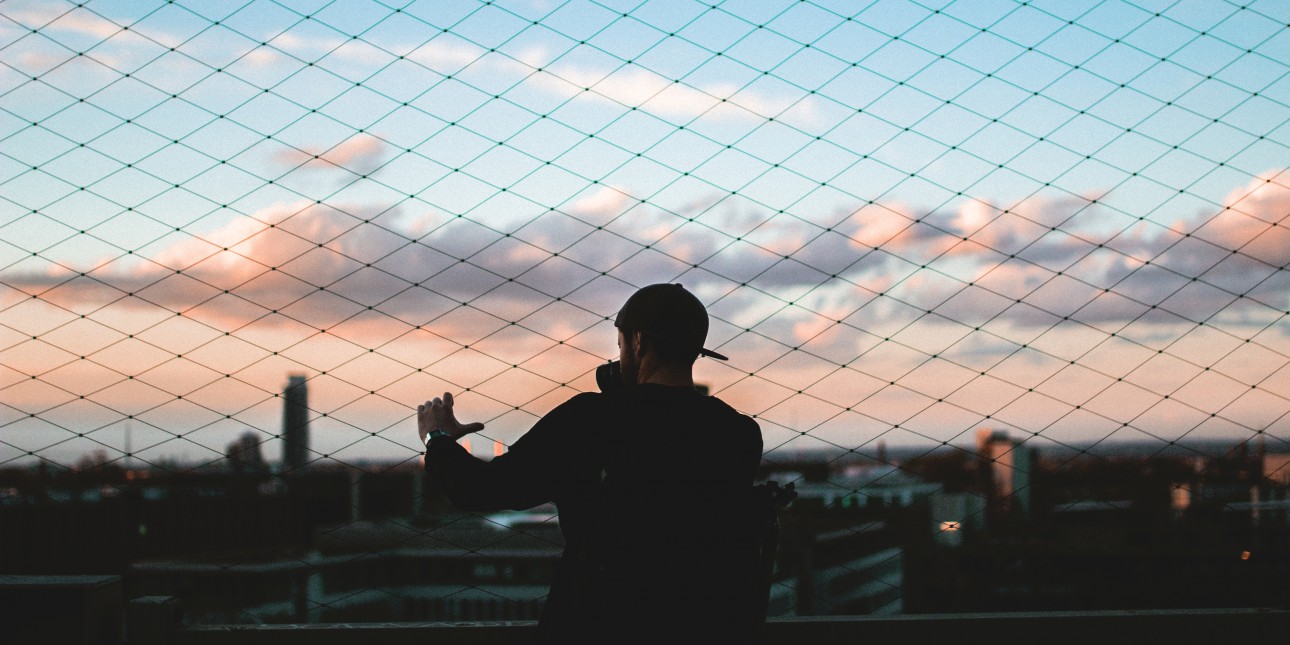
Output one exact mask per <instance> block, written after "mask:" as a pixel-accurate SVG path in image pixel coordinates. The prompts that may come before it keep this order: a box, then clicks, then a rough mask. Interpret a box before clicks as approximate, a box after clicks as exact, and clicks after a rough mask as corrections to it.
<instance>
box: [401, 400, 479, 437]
mask: <svg viewBox="0 0 1290 645" xmlns="http://www.w3.org/2000/svg"><path fill="white" fill-rule="evenodd" d="M483 429H484V424H482V423H465V424H463V423H461V422H460V421H457V417H456V415H454V414H453V412H452V394H449V393H448V392H444V393H443V397H442V398H435V399H433V400H431V401H426V402H425V403H422V404H421V405H418V406H417V434H418V435H419V436H420V437H421V443H423V444H424V443H425V442H426V436H427V435H429V434H430V432H431V431H434V430H443V431H445V432H447V433H448V434H450V435H452V438H453V439H459V438H461V437H463V436H465V435H468V434H470V433H472V432H479V431H480V430H483Z"/></svg>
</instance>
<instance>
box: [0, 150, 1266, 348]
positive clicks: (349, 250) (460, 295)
mask: <svg viewBox="0 0 1290 645" xmlns="http://www.w3.org/2000/svg"><path fill="white" fill-rule="evenodd" d="M373 141H374V140H373V139H371V138H355V139H351V140H350V141H347V142H346V143H344V144H342V145H341V146H337V147H336V148H333V149H332V150H331V151H328V152H327V153H325V154H323V155H320V159H323V160H325V161H327V162H329V163H335V164H336V165H345V164H349V165H355V164H361V163H365V162H366V163H370V162H371V160H372V159H375V158H379V154H380V146H379V145H376V144H374V143H373ZM1271 176H1272V175H1268V177H1271ZM1288 204H1290V191H1288V190H1287V189H1286V188H1285V187H1283V186H1281V185H1280V184H1278V183H1276V182H1269V181H1264V180H1263V179H1260V180H1257V181H1255V182H1252V183H1251V184H1250V185H1249V186H1246V187H1243V188H1242V189H1241V190H1238V191H1234V192H1233V194H1232V196H1231V197H1230V198H1229V200H1228V206H1229V208H1226V209H1224V210H1222V211H1220V212H1217V213H1210V214H1208V216H1207V215H1206V214H1200V215H1197V216H1194V217H1191V218H1183V219H1179V220H1178V221H1177V222H1176V223H1175V224H1174V225H1173V226H1172V227H1170V228H1160V227H1155V228H1153V229H1141V230H1134V231H1130V232H1128V233H1126V234H1125V235H1124V236H1122V237H1121V238H1117V239H1115V240H1113V241H1112V242H1110V243H1108V244H1106V245H1104V246H1103V247H1097V246H1096V245H1094V244H1092V243H1091V242H1089V241H1086V240H1082V239H1080V237H1079V232H1080V231H1081V230H1085V229H1092V228H1095V227H1097V226H1098V225H1099V221H1098V220H1099V218H1102V217H1104V214H1103V213H1102V212H1101V211H1099V210H1098V209H1097V208H1093V207H1088V204H1087V203H1086V202H1085V203H1083V204H1082V205H1081V203H1080V200H1076V199H1071V200H1069V201H1051V200H1050V201H1040V200H1034V201H1032V202H1028V203H1026V204H1023V205H1021V206H1020V207H1018V208H1015V209H1012V210H1011V211H1002V210H1000V209H998V208H996V207H994V206H991V205H989V204H987V203H984V202H965V203H964V204H962V205H961V206H960V207H958V208H957V209H955V210H952V211H946V212H920V211H917V210H916V209H914V208H913V207H911V206H909V205H905V204H895V203H893V204H873V205H864V206H862V207H860V208H857V209H856V210H855V211H854V212H852V213H851V214H850V215H849V216H847V217H846V218H844V219H842V221H840V222H839V223H838V224H837V225H836V226H834V227H831V228H830V230H828V231H823V230H821V229H820V228H818V227H815V226H808V225H804V224H803V222H801V221H800V220H794V219H791V218H774V219H770V220H765V219H764V218H760V219H759V215H758V212H757V211H755V209H752V210H749V209H743V210H741V209H736V208H731V209H728V210H727V211H717V210H709V211H707V212H705V213H704V214H703V215H702V216H701V217H699V218H698V219H697V221H696V222H688V221H687V218H686V216H684V214H682V215H683V216H682V217H678V216H677V215H674V214H670V213H665V212H662V211H660V210H658V209H652V208H649V207H648V206H647V205H645V206H641V205H639V204H637V203H635V202H633V201H632V200H631V199H629V198H627V197H626V196H624V194H623V193H621V192H619V191H615V190H613V189H612V188H606V189H604V190H601V191H598V192H595V193H590V194H589V195H588V196H587V197H585V198H583V199H582V200H581V201H579V202H576V203H574V204H573V205H572V206H570V207H569V208H568V209H567V210H568V212H569V213H570V214H571V215H573V216H572V217H570V216H566V215H565V214H561V213H557V212H549V213H547V214H545V215H543V216H541V217H538V218H536V219H534V220H532V221H530V222H529V223H527V224H526V225H525V226H524V227H522V228H521V229H518V230H516V231H513V232H512V233H511V234H505V233H499V232H498V231H495V230H493V229H492V228H489V227H486V226H483V225H481V224H478V223H475V222H472V221H470V220H469V219H466V218H456V217H449V216H445V215H441V214H436V213H433V212H428V211H421V212H411V211H410V210H408V209H406V208H405V209H403V210H399V209H395V210H390V211H382V210H381V209H378V208H375V207H369V206H364V205H357V204H350V205H339V206H329V205H325V204H317V203H313V202H310V201H300V202H293V203H282V204H278V205H275V206H273V207H270V208H266V209H264V210H263V211H261V212H259V213H256V214H255V215H254V216H253V217H242V218H239V219H236V220H233V221H230V222H228V223H226V224H225V225H224V226H222V227H219V228H217V229H215V230H211V231H209V232H204V233H202V234H201V235H200V236H199V235H191V236H189V237H187V238H184V239H181V240H180V241H177V242H175V243H173V244H171V245H169V246H167V247H165V248H162V249H160V250H158V251H156V252H153V253H151V254H150V255H149V256H148V259H149V260H150V261H149V262H143V263H136V264H135V265H133V266H130V265H127V264H125V263H124V262H119V261H118V262H110V263H107V264H106V265H104V266H101V267H100V268H98V269H96V270H93V271H91V272H89V273H90V275H89V276H88V277H84V278H82V277H77V276H75V275H74V274H69V273H68V272H67V271H65V270H61V269H55V270H54V271H53V272H52V273H48V274H41V275H30V274H14V273H13V272H12V271H10V272H9V273H8V275H6V283H7V284H9V285H11V286H14V287H15V288H21V289H25V290H28V291H32V292H39V291H41V290H42V289H48V288H50V287H53V286H55V285H61V286H58V288H57V289H56V290H54V291H52V292H51V294H50V296H49V297H50V298H51V299H52V298H58V299H61V301H62V302H63V303H64V304H65V305H66V306H69V308H70V306H71V303H72V302H73V301H75V300H76V299H78V298H85V299H97V300H100V301H103V300H105V299H106V300H111V299H116V298H120V297H121V296H122V295H123V294H125V293H134V294H137V296H136V298H137V300H132V299H127V300H125V301H123V302H126V303H129V302H135V303H136V304H137V305H139V306H141V307H142V306H145V304H144V300H146V301H148V302H151V303H153V304H154V305H155V306H158V307H162V308H164V309H166V310H169V311H187V310H190V309H195V310H196V311H198V312H204V313H206V314H207V315H208V316H209V319H210V320H212V321H217V322H216V323H215V324H218V325H220V326H226V327H229V328H234V329H235V328H237V327H238V326H239V325H245V324H248V323H249V322H251V321H253V320H257V319H260V318H264V317H266V316H268V315H269V313H270V312H272V311H274V310H278V311H280V312H282V313H283V315H286V316H288V317H290V318H291V319H294V320H295V321H297V323H300V322H303V323H304V324H306V325H308V326H312V327H315V328H326V327H327V326H330V325H334V324H336V323H337V321H339V320H343V319H344V318H345V317H346V316H351V315H353V314H354V313H355V312H356V311H360V310H365V309H366V308H367V307H373V311H378V312H380V313H381V314H383V315H386V316H389V317H392V318H394V319H398V320H402V321H405V322H408V323H412V324H420V323H421V322H426V321H429V320H431V319H432V318H435V317H436V316H442V317H443V322H442V325H443V329H442V330H441V333H442V334H443V335H444V336H445V337H449V338H452V337H454V336H457V335H459V336H461V337H462V338H472V337H478V336H479V335H480V334H479V330H478V329H475V328H473V327H478V325H479V324H480V323H479V316H480V315H482V316H483V317H484V318H485V319H491V320H493V321H495V322H497V324H501V325H505V324H508V323H509V322H518V321H524V320H526V319H527V320H529V322H528V323H527V324H531V325H533V326H534V331H537V332H539V333H543V334H548V335H554V334H560V333H568V328H567V326H566V328H563V329H557V328H556V322H558V321H554V320H544V319H541V318H540V317H538V316H535V313H536V312H539V311H541V310H542V309H543V308H544V307H547V306H549V305H551V304H552V302H553V301H554V300H555V299H556V298H559V299H562V300H565V301H567V302H569V303H571V304H572V305H573V306H575V307H576V308H578V309H580V310H581V311H583V312H584V313H586V314H587V315H588V316H590V317H591V319H592V321H593V322H594V319H595V318H596V317H597V316H605V315H610V314H612V312H613V310H614V309H615V308H616V305H617V304H618V303H619V302H621V300H622V299H623V298H625V297H626V296H627V295H628V294H630V292H631V290H632V288H633V285H644V284H649V283H652V282H659V281H671V280H680V281H681V282H684V283H685V284H686V285H687V286H688V287H690V288H691V289H692V290H694V291H695V292H696V293H700V294H701V295H702V297H704V298H705V299H706V300H708V301H719V302H720V305H719V306H717V307H716V308H714V314H715V315H718V316H720V317H721V318H722V319H723V320H726V321H729V323H730V324H731V325H734V326H735V327H736V328H744V327H749V326H752V325H757V326H758V332H759V333H761V334H764V335H766V336H768V337H770V338H773V339H778V340H780V342H781V343H783V344H785V345H794V344H798V343H801V342H802V341H804V340H806V339H809V338H813V337H815V336H816V335H818V334H820V333H821V332H822V331H824V330H827V329H828V328H829V327H830V326H832V325H833V324H835V323H832V322H830V321H834V320H840V319H843V318H847V324H848V325H849V326H851V328H853V329H861V330H867V329H888V328H894V329H898V328H899V327H900V326H903V325H904V324H906V323H907V322H909V320H913V319H914V318H916V317H918V316H923V315H924V314H925V313H926V311H925V309H932V310H934V311H935V312H936V313H937V314H938V316H939V317H933V318H932V319H930V321H929V322H936V321H940V324H944V325H948V324H952V323H950V322H947V320H946V319H948V320H949V321H960V322H961V323H962V324H967V325H973V326H975V325H980V324H983V323H985V322H987V321H993V324H994V325H999V324H1009V325H1013V326H1018V327H1022V328H1024V327H1027V326H1034V327H1038V328H1040V329H1046V328H1048V327H1050V326H1052V325H1054V324H1055V323H1056V322H1057V321H1059V320H1060V318H1061V317H1063V316H1066V317H1069V318H1070V319H1071V320H1073V321H1077V322H1080V323H1084V324H1087V325H1092V326H1096V327H1099V328H1102V329H1106V330H1112V329H1118V328H1119V327H1122V326H1123V325H1125V324H1128V323H1130V322H1132V321H1134V320H1137V319H1139V318H1141V317H1143V316H1144V315H1145V314H1150V315H1149V316H1147V318H1146V319H1144V320H1150V321H1155V322H1154V324H1161V325H1166V326H1168V325H1178V324H1183V325H1194V323H1195V322H1199V321H1204V320H1210V319H1213V318H1214V317H1215V316H1219V317H1227V318H1228V319H1233V320H1235V319H1239V318H1240V317H1241V316H1243V315H1247V314H1250V313H1252V312H1253V313H1257V312H1258V311H1260V310H1266V309H1267V305H1265V304H1261V303H1268V302H1273V301H1275V302H1279V303H1282V304H1281V305H1278V306H1284V302H1285V300H1286V298H1287V295H1288V294H1290V278H1288V277H1287V273H1286V271H1285V269H1284V268H1282V267H1283V265H1284V263H1285V262H1286V261H1287V260H1288V259H1290V243H1285V244H1282V243H1281V241H1282V240H1283V237H1282V236H1284V235H1285V227H1284V224H1283V222H1284V221H1285V219H1286V217H1287V216H1286V213H1287V205H1288ZM624 213H625V214H624ZM1020 213H1025V214H1026V216H1024V217H1023V216H1022V215H1021V214H1020ZM364 220H367V222H365V221H364ZM1054 220H1060V221H1061V222H1063V226H1064V227H1067V228H1065V229H1064V231H1066V230H1068V231H1069V233H1067V232H1063V231H1058V232H1054V231H1052V230H1050V229H1049V228H1048V227H1046V226H1040V225H1039V224H1038V223H1037V222H1040V221H1043V222H1047V221H1054ZM1274 224H1276V226H1274ZM597 227H599V228H597ZM730 231H737V232H743V231H747V232H748V233H747V234H746V235H741V236H740V237H739V239H738V240H736V239H734V237H733V234H732V233H730ZM1265 240H1266V241H1265ZM754 241H755V242H756V243H754ZM1204 249H1211V250H1212V249H1219V250H1220V251H1221V252H1220V253H1217V254H1209V255H1206V254H1205V253H1202V252H1201V251H1202V250H1204ZM1233 249H1236V250H1238V251H1239V253H1237V254H1232V253H1231V252H1230V251H1231V250H1233ZM463 259H465V260H467V261H466V262H462V260H463ZM1278 263H1279V264H1278ZM694 265H698V266H697V267H696V266H694ZM602 272H603V273H604V274H603V275H602ZM1192 278H1196V279H1195V280H1193V279H1192ZM1242 280H1243V281H1244V282H1241V281H1242ZM745 283H746V284H747V285H748V286H749V287H751V289H741V288H739V285H741V284H745ZM105 284H106V285H108V286H109V287H111V288H112V289H104V288H103V285H105ZM969 284H971V285H973V286H971V287H969V286H968V285H969ZM224 290H228V292H229V293H228V296H231V297H232V300H230V299H229V298H228V297H224V294H223V292H224ZM1243 293H1246V294H1247V295H1248V297H1244V298H1242V297H1238V295H1240V294H1243ZM879 294H882V295H881V296H880V295H879ZM873 300H877V301H879V303H878V304H877V305H872V304H869V303H870V301H873ZM884 300H887V301H891V304H892V305H898V308H897V309H891V308H890V307H886V308H884V306H880V305H881V304H882V301H884ZM1017 300H1020V301H1021V302H1017ZM789 301H792V302H794V305H793V306H788V305H787V304H786V303H787V302H789ZM897 301H900V302H904V303H906V304H903V305H902V304H899V302H897ZM460 303H470V306H469V308H470V309H472V310H473V311H474V312H475V314H474V315H465V314H464V313H463V314H461V315H452V316H443V313H444V312H446V311H449V310H451V309H453V308H456V307H458V306H459V305H460ZM1153 305H1158V306H1159V311H1158V312H1156V311H1153V310H1152V309H1151V307H1152V306H1153ZM221 307H224V308H223V309H221ZM813 311H814V312H817V313H812V312H813ZM1166 311H1167V312H1172V315H1170V314H1165V313H1163V312H1166ZM896 314H898V315H897V317H896V318H893V317H892V316H893V315H896ZM901 316H906V317H908V320H906V319H905V318H901ZM268 320H279V319H278V318H271V319H268ZM902 321H903V322H902ZM282 322H283V324H286V320H285V319H283V321H282ZM400 324H402V323H400ZM587 324H591V323H587ZM893 326H894V327H893ZM826 336H827V338H828V339H830V342H832V343H840V344H839V345H836V346H821V347H820V350H819V351H822V352H828V351H833V350H837V351H839V352H841V353H843V354H847V353H852V352H853V350H854V348H855V347H856V346H857V343H860V342H862V341H863V339H861V338H858V337H850V338H849V337H847V335H846V334H838V333H830V334H827V335H826ZM853 336H854V335H853ZM821 342H822V341H821ZM817 344H819V343H817Z"/></svg>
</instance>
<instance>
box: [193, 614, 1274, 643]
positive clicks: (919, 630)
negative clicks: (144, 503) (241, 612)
mask: <svg viewBox="0 0 1290 645" xmlns="http://www.w3.org/2000/svg"><path fill="white" fill-rule="evenodd" d="M534 628H535V623H532V622H496V623H364V624H331V625H273V626H268V625H266V626H243V625H222V626H205V627H191V628H188V629H184V630H182V631H181V632H180V636H181V638H180V640H179V641H178V642H181V643H185V644H187V645H298V644H301V645H303V644H305V643H310V644H317V645H332V644H334V645H342V644H344V645H366V644H368V643H373V642H380V643H382V644H383V645H384V644H388V645H403V644H407V645H413V644H415V645H426V643H448V644H452V645H458V644H460V645H494V644H496V645H503V644H518V643H524V642H527V640H528V639H529V638H531V637H532V635H533V631H534ZM1287 634H1290V611H1286V610H1279V609H1204V610H1164V611H1093V612H1030V613H1003V614H935V615H926V616H882V617H870V616H821V617H801V618H777V619H772V620H770V621H769V622H767V624H766V631H765V640H764V643H766V644H768V645H770V644H778V643H811V644H812V645H817V644H818V645H830V644H838V645H842V644H844V643H845V644H847V645H852V644H854V643H857V642H870V643H876V642H912V643H938V642H939V643H958V642H989V643H994V644H995V645H1002V644H1005V643H1018V644H1023V643H1024V644H1029V643H1036V642H1043V643H1045V645H1054V644H1057V645H1061V644H1066V643H1070V644H1071V645H1075V644H1079V645H1087V644H1089V643H1095V644H1096V645H1114V644H1119V643H1124V644H1126V645H1127V644H1132V645H1141V643H1143V642H1151V643H1170V645H1179V644H1187V643H1196V644H1198V645H1199V644H1202V643H1204V644H1206V645H1212V644H1213V643H1216V642H1225V641H1238V640H1247V641H1249V642H1280V641H1281V640H1283V639H1284V638H1285V637H1286V635H1287Z"/></svg>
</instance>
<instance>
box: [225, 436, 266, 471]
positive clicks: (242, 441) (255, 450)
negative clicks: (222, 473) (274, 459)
mask: <svg viewBox="0 0 1290 645" xmlns="http://www.w3.org/2000/svg"><path fill="white" fill-rule="evenodd" d="M224 456H225V458H227V459H228V466H229V470H231V471H233V472H236V473H255V472H260V471H262V470H264V469H265V467H264V456H263V455H262V454H261V453H260V437H259V435H257V434H256V433H255V432H253V431H250V430H247V431H246V432H243V433H242V436H240V437H238V438H237V439H236V440H234V441H233V442H232V443H230V444H228V447H227V448H225V449H224Z"/></svg>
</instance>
